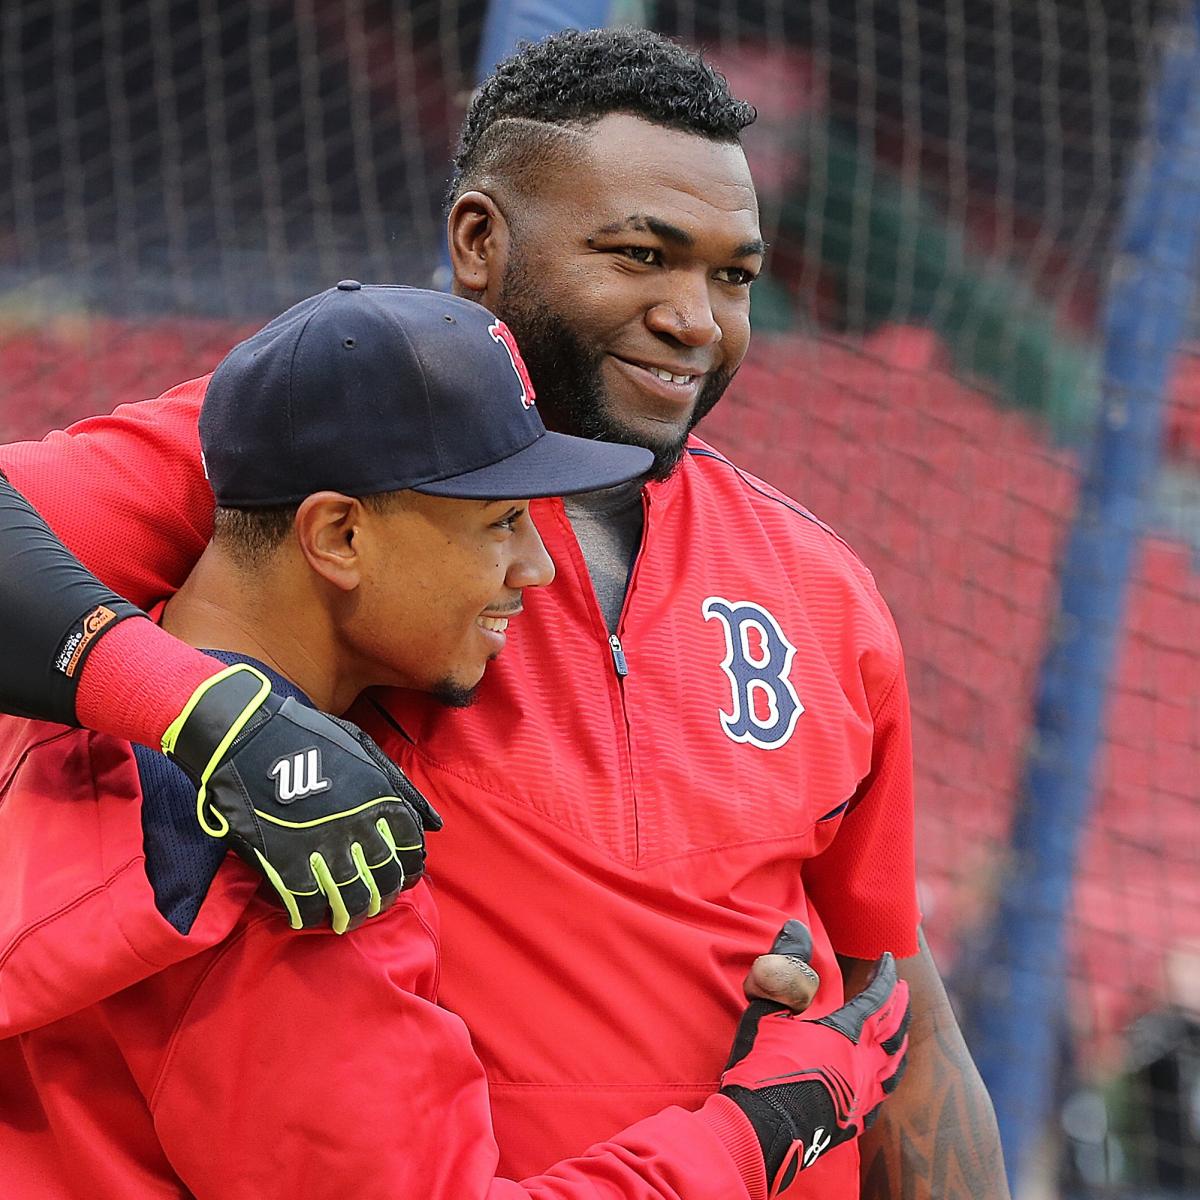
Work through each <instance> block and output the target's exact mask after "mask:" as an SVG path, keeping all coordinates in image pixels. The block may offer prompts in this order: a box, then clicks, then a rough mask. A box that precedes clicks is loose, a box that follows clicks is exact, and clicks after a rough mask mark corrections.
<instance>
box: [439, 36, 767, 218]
mask: <svg viewBox="0 0 1200 1200" xmlns="http://www.w3.org/2000/svg"><path fill="white" fill-rule="evenodd" d="M617 112H621V113H631V114H633V115H634V116H638V117H642V118H643V119H645V120H646V121H649V122H651V123H652V124H655V125H662V126H665V127H666V128H668V129H678V130H681V131H682V132H684V133H694V134H696V135H698V136H699V137H704V138H708V139H709V140H711V141H716V142H727V143H728V142H737V141H738V140H739V135H740V133H741V131H742V130H743V129H745V128H746V126H747V125H749V124H751V123H752V122H753V121H754V119H755V117H756V116H757V113H756V112H755V109H754V105H752V104H749V103H747V102H746V101H745V100H737V99H735V98H734V97H733V96H732V95H731V94H730V92H729V85H728V84H727V83H726V82H725V77H724V76H723V75H722V74H721V73H720V72H719V71H718V70H717V69H716V68H715V67H712V66H710V65H709V64H708V63H706V62H705V61H704V59H703V58H702V57H701V56H700V54H698V53H697V52H695V51H693V50H689V49H687V48H685V47H683V46H680V45H679V44H678V43H676V42H673V41H671V40H670V39H668V38H665V37H663V36H662V35H661V34H657V33H654V32H652V31H650V30H648V29H627V28H616V29H589V30H584V31H580V30H575V29H571V30H567V31H565V32H563V33H555V34H552V35H551V36H550V37H547V38H543V39H542V40H541V41H539V42H533V43H529V42H523V43H522V44H521V45H520V46H519V47H518V49H517V51H516V53H514V54H512V55H511V56H510V57H508V58H506V59H504V60H503V61H502V62H501V63H500V64H499V65H498V66H497V67H496V69H495V70H494V71H493V72H492V74H491V75H490V76H489V77H488V78H487V79H486V80H484V82H483V84H482V86H481V87H480V88H479V90H478V91H477V92H476V93H475V96H474V98H473V99H472V101H471V105H470V107H469V108H468V110H467V115H466V119H465V120H464V122H463V127H462V132H461V135H460V137H459V142H458V149H457V151H456V153H455V156H454V171H453V177H452V179H451V182H450V190H449V196H448V199H449V201H450V202H451V203H453V201H454V200H456V199H457V198H458V196H460V195H461V194H462V193H463V192H464V191H467V190H469V188H470V187H471V186H472V185H474V184H475V183H477V182H478V180H479V179H480V178H481V177H482V176H483V175H484V174H486V173H490V172H494V171H496V170H497V169H501V170H505V171H507V172H511V171H512V170H514V169H517V170H521V169H527V168H530V167H533V166H536V165H538V164H539V163H541V162H544V161H546V160H547V157H548V156H550V155H552V154H553V153H554V151H555V149H556V148H557V147H559V146H560V145H561V144H562V143H563V142H564V141H565V140H566V137H567V136H569V134H570V133H571V132H572V131H574V132H578V131H580V130H584V129H586V128H587V127H588V126H590V125H594V124H595V123H596V122H597V121H599V120H600V119H601V118H603V117H605V116H608V115H609V114H610V113H617Z"/></svg>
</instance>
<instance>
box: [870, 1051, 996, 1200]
mask: <svg viewBox="0 0 1200 1200" xmlns="http://www.w3.org/2000/svg"><path fill="white" fill-rule="evenodd" d="M923 1050H924V1053H923V1055H922V1059H923V1062H922V1063H921V1066H920V1069H919V1072H914V1073H913V1075H914V1076H915V1077H911V1076H910V1078H907V1079H905V1081H904V1082H903V1083H902V1084H901V1085H900V1087H899V1089H897V1091H896V1095H895V1096H894V1097H893V1098H892V1099H891V1100H890V1101H888V1103H886V1104H885V1105H884V1106H883V1108H882V1109H880V1114H879V1120H878V1121H877V1122H876V1124H875V1126H874V1128H873V1129H871V1130H870V1131H869V1132H868V1133H867V1134H865V1135H864V1136H863V1138H862V1141H861V1143H860V1152H861V1154H862V1180H863V1188H862V1196H863V1200H1008V1186H1007V1183H1006V1181H1005V1175H1004V1163H1003V1158H1002V1156H1001V1153H1000V1141H999V1137H998V1135H997V1131H996V1118H995V1114H994V1112H993V1110H992V1104H991V1100H990V1099H989V1097H988V1094H987V1091H986V1090H985V1088H984V1086H983V1083H982V1081H981V1080H980V1078H979V1074H978V1072H977V1071H976V1070H975V1066H974V1063H972V1062H971V1060H970V1057H969V1055H968V1054H967V1052H966V1050H965V1047H963V1045H962V1042H961V1040H960V1039H959V1037H958V1034H957V1030H952V1031H949V1032H948V1033H947V1031H944V1030H935V1031H934V1033H933V1036H932V1037H931V1039H930V1041H929V1043H927V1045H926V1046H925V1047H923ZM905 1093H907V1095H905Z"/></svg>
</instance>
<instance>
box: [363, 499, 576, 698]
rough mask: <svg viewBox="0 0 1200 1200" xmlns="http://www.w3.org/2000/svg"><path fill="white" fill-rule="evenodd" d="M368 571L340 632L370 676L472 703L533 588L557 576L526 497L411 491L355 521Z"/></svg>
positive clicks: (367, 511)
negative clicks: (396, 502) (456, 497)
mask: <svg viewBox="0 0 1200 1200" xmlns="http://www.w3.org/2000/svg"><path fill="white" fill-rule="evenodd" d="M355 537H356V539H357V550H358V553H359V554H360V556H361V559H362V580H361V583H360V585H359V587H358V589H357V598H356V600H355V601H354V604H353V611H352V613H350V614H349V615H348V616H347V617H346V618H345V619H344V620H343V622H342V636H343V638H344V640H345V641H346V642H347V643H348V644H349V646H351V647H352V649H353V653H354V654H355V655H356V656H357V657H358V659H359V660H360V661H361V662H362V663H363V664H365V668H364V669H365V670H366V672H367V675H368V677H369V679H370V682H371V683H373V684H390V685H394V686H400V687H408V688H414V689H417V690H419V691H427V692H432V693H433V694H434V695H435V696H437V697H438V698H439V699H440V700H442V701H443V703H446V704H450V705H454V706H462V705H465V704H469V703H470V701H471V699H472V695H473V691H474V689H475V687H476V685H477V684H478V683H479V681H480V679H482V677H483V673H484V670H485V668H486V667H487V664H488V662H489V661H490V660H491V659H493V658H495V657H496V656H497V655H498V654H499V653H500V651H501V650H503V649H504V643H505V637H506V630H507V628H508V622H509V621H510V620H511V619H513V618H514V617H516V616H517V615H518V614H519V613H520V611H521V594H522V591H523V589H525V588H527V587H542V586H544V585H545V584H548V583H549V582H550V581H551V580H552V579H553V578H554V565H553V563H552V562H551V561H550V557H549V555H548V554H547V553H546V548H545V547H544V546H543V545H542V540H541V537H540V536H539V534H538V532H537V529H536V528H535V527H534V524H533V521H532V519H531V518H530V516H529V505H528V501H524V500H519V501H517V500H511V501H510V500H498V501H480V500H451V499H446V498H444V497H440V496H425V495H422V494H420V493H418V492H407V493H405V499H404V503H403V505H401V506H399V507H394V508H389V509H386V510H384V511H382V512H371V511H370V510H367V509H364V510H363V512H362V518H361V523H360V525H359V527H358V528H357V530H356V533H355Z"/></svg>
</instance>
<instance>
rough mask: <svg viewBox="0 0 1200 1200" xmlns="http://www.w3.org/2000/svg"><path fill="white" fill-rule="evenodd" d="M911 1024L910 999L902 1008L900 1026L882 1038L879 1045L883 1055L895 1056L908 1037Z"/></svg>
mask: <svg viewBox="0 0 1200 1200" xmlns="http://www.w3.org/2000/svg"><path fill="white" fill-rule="evenodd" d="M911 1024H912V1000H911V999H910V1000H909V1001H908V1003H907V1004H905V1006H904V1016H903V1017H902V1018H901V1020H900V1024H899V1026H898V1027H897V1029H896V1032H895V1033H893V1034H892V1035H891V1036H890V1037H887V1038H884V1040H883V1041H882V1042H880V1043H879V1045H880V1047H881V1049H882V1050H883V1052H884V1054H895V1053H896V1051H897V1050H898V1049H899V1047H900V1044H901V1042H903V1041H904V1039H905V1038H906V1037H907V1036H908V1027H909V1025H911Z"/></svg>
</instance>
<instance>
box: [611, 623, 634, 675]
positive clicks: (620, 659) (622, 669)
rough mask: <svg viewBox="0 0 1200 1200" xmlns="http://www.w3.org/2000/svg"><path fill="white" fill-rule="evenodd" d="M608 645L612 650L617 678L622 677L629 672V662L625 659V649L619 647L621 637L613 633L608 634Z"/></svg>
mask: <svg viewBox="0 0 1200 1200" xmlns="http://www.w3.org/2000/svg"><path fill="white" fill-rule="evenodd" d="M608 646H609V649H610V650H611V651H612V656H613V666H614V667H615V668H616V671H617V678H618V679H624V678H625V676H626V675H628V674H629V664H628V663H627V662H626V661H625V651H624V650H622V649H621V639H620V638H619V637H617V635H616V634H615V633H613V634H609V638H608Z"/></svg>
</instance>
